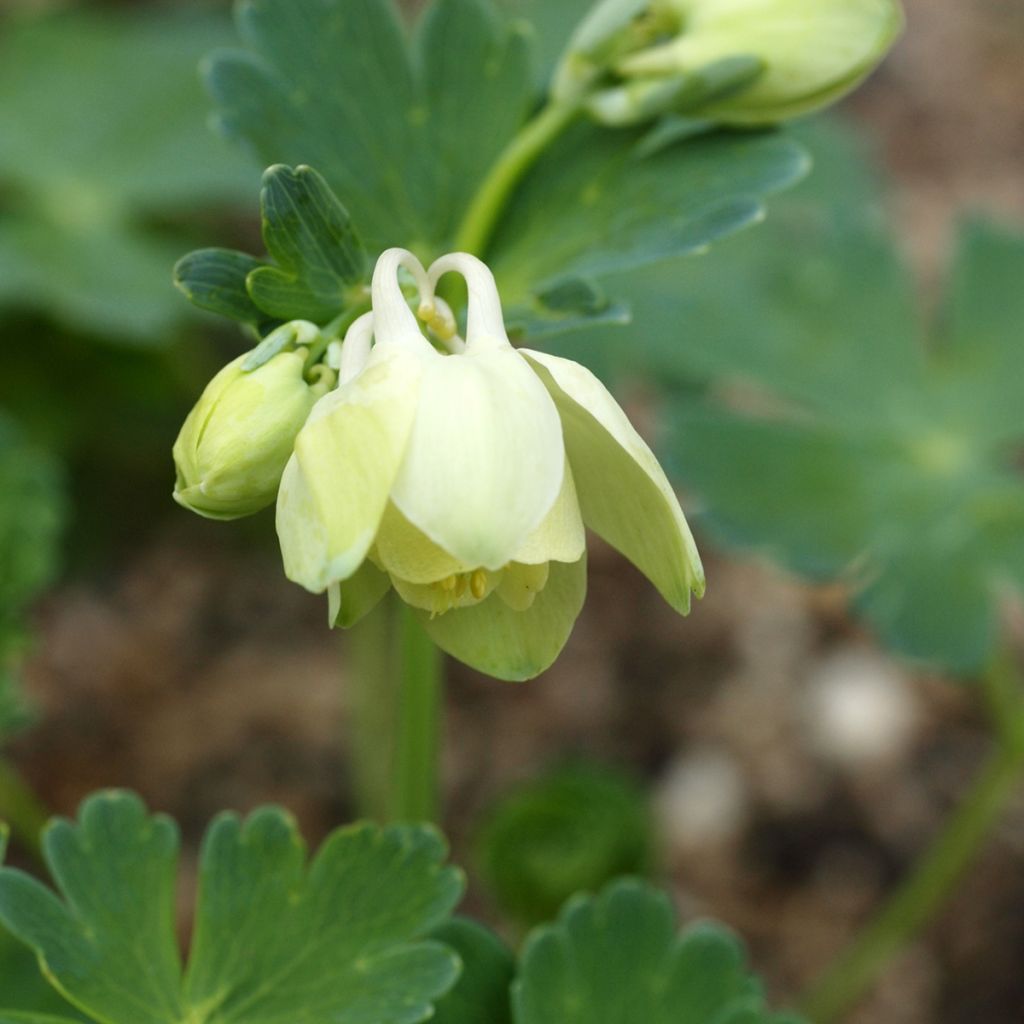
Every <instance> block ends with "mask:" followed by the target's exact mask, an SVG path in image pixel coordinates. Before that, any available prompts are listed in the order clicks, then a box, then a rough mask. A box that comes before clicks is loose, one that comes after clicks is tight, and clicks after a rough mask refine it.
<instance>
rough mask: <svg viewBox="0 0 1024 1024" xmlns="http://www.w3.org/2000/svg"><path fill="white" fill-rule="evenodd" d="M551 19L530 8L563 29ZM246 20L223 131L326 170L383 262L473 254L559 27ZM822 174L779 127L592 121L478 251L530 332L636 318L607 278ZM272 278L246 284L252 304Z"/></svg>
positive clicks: (328, 12)
mask: <svg viewBox="0 0 1024 1024" xmlns="http://www.w3.org/2000/svg"><path fill="white" fill-rule="evenodd" d="M543 10H544V8H542V7H541V6H539V5H538V6H535V5H532V4H531V5H530V6H529V8H528V9H525V10H523V11H521V12H520V13H526V14H531V13H536V14H538V16H540V17H542V19H543V20H544V24H547V22H548V20H549V18H550V15H549V14H544V13H542V12H543ZM236 12H237V21H238V26H239V30H240V34H241V36H242V40H243V42H244V43H245V44H246V46H247V49H245V50H239V51H237V52H220V53H216V54H214V55H213V56H212V58H211V60H210V61H209V63H208V66H207V80H208V83H209V86H210V89H211V92H212V93H213V95H214V98H215V101H216V105H217V111H218V114H217V119H218V123H219V124H220V126H221V128H222V129H223V130H224V131H225V132H226V133H227V134H228V135H229V136H230V137H233V138H236V139H238V140H240V141H242V142H244V143H245V144H246V145H247V146H248V147H249V148H250V149H251V150H252V151H253V152H254V153H255V154H256V155H257V156H258V158H259V159H260V161H261V162H262V163H263V164H265V165H266V164H277V163H284V164H287V165H290V166H294V167H299V166H300V165H309V166H311V167H313V168H315V169H316V171H318V172H319V173H320V174H322V175H323V176H324V178H325V179H326V181H327V183H328V185H329V186H330V187H331V189H333V191H334V192H335V194H336V195H337V197H338V199H340V201H341V203H342V204H343V205H344V207H345V209H346V210H347V211H348V213H349V214H351V217H352V222H353V224H354V226H355V229H356V231H358V232H359V234H360V236H361V237H362V238H363V239H364V241H365V242H366V244H367V248H368V250H369V251H370V253H371V255H373V254H375V253H377V252H379V251H380V250H382V249H384V248H387V247H389V246H395V245H402V246H405V247H406V248H409V249H411V250H413V251H414V252H416V253H417V255H419V256H420V257H421V258H422V259H423V260H424V261H425V262H430V261H431V260H432V259H433V258H434V257H436V256H439V255H441V254H442V253H443V252H445V251H447V250H449V249H451V248H453V246H455V245H456V244H458V243H460V241H461V239H460V235H461V227H462V225H463V219H464V217H465V216H466V214H467V212H468V211H469V209H470V206H471V203H472V201H473V199H474V196H475V195H476V193H477V190H478V189H479V188H480V186H481V185H482V183H483V182H484V181H485V179H486V177H487V174H488V172H489V170H490V169H491V168H492V166H493V165H494V164H495V162H496V161H497V160H498V158H499V156H500V155H501V154H502V152H503V151H504V149H505V147H506V146H507V144H508V143H509V142H510V141H511V139H512V138H513V137H514V136H515V135H516V133H517V132H518V131H519V129H520V128H521V127H522V126H523V124H524V122H525V120H526V118H527V116H528V114H529V113H530V111H531V110H532V108H533V107H534V105H535V102H536V98H537V82H536V79H535V76H534V75H533V74H532V73H531V53H532V48H533V46H534V45H535V44H537V43H538V41H539V40H540V38H541V35H542V34H543V31H544V30H543V29H542V30H541V31H540V32H538V31H527V30H525V29H524V28H523V26H522V23H521V20H516V19H513V20H511V21H510V20H509V19H508V18H507V17H504V16H503V15H502V14H501V13H500V12H499V9H498V8H496V7H495V6H494V4H493V3H492V0H436V2H434V3H431V4H430V5H429V6H427V7H426V9H425V11H424V13H423V15H422V17H421V18H420V19H419V20H418V22H417V24H416V26H415V28H414V30H413V31H412V33H411V36H410V35H409V34H408V33H407V32H405V30H404V27H403V25H402V23H401V19H400V17H399V15H398V10H397V8H396V7H395V5H394V3H392V2H391V0H345V2H344V3H343V2H341V0H330V2H325V0H290V2H288V3H284V2H282V0H255V2H253V3H250V4H244V5H240V6H238V7H237V8H236ZM546 59H548V58H544V60H546ZM805 171H806V159H805V154H804V152H803V150H802V149H801V148H800V147H799V146H796V145H795V144H793V143H792V142H791V141H789V140H788V139H787V138H786V137H785V136H784V135H780V134H772V133H763V134H749V135H744V136H737V135H730V134H724V133H723V134H709V135H707V136H703V137H700V138H691V137H687V138H682V137H678V136H675V135H672V134H671V133H668V134H665V135H664V136H659V137H658V138H657V140H656V141H652V139H651V138H649V137H648V136H646V135H645V134H644V133H643V132H629V133H625V132H619V131H615V132H609V131H607V130H605V129H602V128H600V127H597V126H595V125H590V124H586V123H580V124H577V125H575V126H573V128H572V129H571V131H570V132H569V134H568V135H567V136H566V137H565V138H563V139H561V140H559V141H558V142H556V143H555V145H554V146H553V147H552V148H551V150H550V151H549V152H547V153H546V154H545V155H544V156H543V157H542V158H541V160H540V161H539V163H538V164H537V166H535V167H533V168H532V169H531V170H530V171H529V172H528V173H527V174H526V177H525V179H524V181H523V182H522V185H521V186H520V188H519V189H518V190H517V191H516V195H515V197H514V199H513V201H512V202H511V204H510V206H509V207H508V209H506V210H504V211H503V215H502V217H501V220H500V223H499V225H498V230H497V232H496V233H495V236H494V238H493V241H492V243H491V245H490V246H489V248H488V249H487V251H486V253H484V252H481V253H479V255H481V256H484V255H486V256H487V257H488V259H489V262H490V263H491V264H492V265H493V266H494V268H495V272H496V274H497V276H498V278H499V284H500V285H501V287H502V291H503V297H504V298H505V300H506V304H507V308H508V310H509V320H510V324H511V325H514V326H515V327H516V328H517V329H518V331H519V332H520V333H527V334H530V335H532V336H535V337H536V336H540V335H549V334H552V333H555V332H560V331H564V330H567V329H570V328H572V329H575V328H576V327H578V326H580V324H581V323H586V322H588V321H589V322H608V321H612V322H621V321H622V319H623V304H622V303H619V302H615V301H613V300H612V299H611V298H609V297H608V296H606V295H605V293H604V290H603V289H602V288H601V287H600V285H599V284H597V283H596V281H595V280H593V279H594V278H597V277H601V276H603V275H607V274H609V273H611V272H612V271H615V270H621V269H625V268H628V267H633V266H641V265H645V264H649V263H653V262H657V261H659V260H663V259H666V258H668V257H669V256H672V255H674V254H678V253H682V252H693V251H697V250H699V249H702V248H703V247H705V246H707V245H708V244H709V243H710V242H712V241H714V240H716V239H718V238H720V237H722V236H723V235H726V234H729V233H732V232H734V231H736V230H737V229H739V228H741V227H743V226H745V225H748V224H750V223H752V222H753V221H755V220H756V219H758V218H759V217H760V215H761V213H762V209H763V200H764V197H765V196H766V195H769V194H771V193H774V192H776V191H778V190H781V189H783V188H785V187H787V186H788V185H790V184H792V182H794V181H795V180H797V179H799V178H800V177H801V176H802V175H803V173H804V172H805ZM552 239H557V240H558V244H554V245H553V244H551V243H552ZM240 266H241V265H240V264H237V263H236V269H238V268H240ZM193 269H194V267H193ZM212 269H213V270H214V271H215V276H214V278H212V279H211V281H210V282H209V287H206V286H204V283H203V281H202V280H197V279H195V277H194V275H193V278H192V284H191V289H190V290H191V292H192V294H194V295H195V294H198V293H202V292H209V291H212V290H215V289H216V286H217V284H218V282H219V281H220V280H222V278H221V276H220V275H221V274H222V273H223V271H224V266H223V265H218V266H216V267H215V268H212ZM262 273H263V271H262V270H259V269H257V270H255V271H252V272H251V278H247V279H246V280H247V284H248V289H249V294H250V296H252V295H253V291H252V289H253V286H254V285H253V282H254V280H255V279H256V278H257V277H258V275H260V274H262ZM197 285H198V288H197ZM234 308H239V307H238V305H237V303H235V304H234ZM305 310H306V307H304V306H302V305H296V306H295V308H294V309H291V308H288V309H287V310H286V309H283V308H281V307H277V308H276V315H278V316H280V317H282V318H284V317H285V316H286V314H287V315H289V316H303V315H304V311H305Z"/></svg>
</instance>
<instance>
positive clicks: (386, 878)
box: [0, 793, 462, 1024]
mask: <svg viewBox="0 0 1024 1024" xmlns="http://www.w3.org/2000/svg"><path fill="white" fill-rule="evenodd" d="M45 852H46V859H47V863H48V865H49V867H50V870H51V873H52V874H53V877H54V880H55V882H56V884H57V887H58V893H59V895H58V894H55V893H53V892H52V891H51V890H49V889H47V888H45V887H44V886H43V885H42V884H41V883H39V882H37V881H34V880H33V879H31V878H29V877H28V876H27V875H24V874H22V873H21V872H18V871H15V870H12V869H3V870H0V922H2V923H3V924H4V925H6V926H7V927H8V928H9V929H10V930H11V931H12V932H13V933H14V935H15V936H17V938H19V939H20V940H21V941H22V942H24V943H26V944H27V945H29V946H30V947H31V948H33V949H34V950H35V952H36V954H37V955H38V956H39V958H40V963H41V965H42V967H43V970H44V971H45V973H46V976H47V977H48V978H49V979H51V981H52V983H53V984H54V985H55V986H56V987H57V988H58V989H59V990H60V991H61V992H62V993H63V994H64V995H65V996H66V997H67V998H68V999H69V1000H70V1001H72V1002H73V1003H74V1004H75V1005H76V1006H78V1007H80V1008H81V1009H83V1010H85V1011H86V1012H87V1013H88V1014H89V1016H90V1017H91V1018H93V1019H95V1020H97V1021H101V1022H103V1024H147V1022H153V1024H180V1022H181V1021H183V1020H188V1021H190V1022H193V1024H229V1022H235V1021H237V1022H241V1021H245V1022H246V1024H260V1022H268V1024H269V1022H271V1021H280V1020H282V1019H286V1018H288V1017H289V1016H291V1015H293V1014H294V1013H296V1012H298V1011H297V1008H299V1007H301V1013H302V1015H303V1020H305V1021H309V1022H310V1024H415V1022H418V1021H422V1020H425V1019H426V1018H427V1017H428V1016H429V1015H430V1012H431V1003H432V1001H433V1000H435V999H436V998H438V997H439V996H441V995H442V994H443V993H444V992H446V991H447V990H448V989H449V988H450V987H451V985H452V984H453V982H454V981H455V978H456V975H457V973H458V962H457V960H456V959H455V958H454V956H453V955H452V953H451V952H449V951H448V950H447V948H446V947H444V946H442V945H440V944H439V943H436V942H429V941H422V938H423V936H425V935H427V934H428V933H429V932H430V931H431V930H432V929H433V928H435V927H437V926H438V925H439V924H440V923H441V922H442V921H443V920H444V919H445V918H446V917H447V915H448V913H449V912H450V910H451V908H452V906H453V905H454V903H455V902H456V900H457V899H458V897H459V895H460V892H461V888H462V883H461V878H460V876H459V874H458V873H457V872H455V871H454V870H453V869H451V868H446V867H444V866H443V865H442V863H441V861H442V858H443V856H444V853H445V849H444V845H443V843H442V841H441V839H440V837H439V836H438V835H437V834H436V833H435V832H433V831H431V830H429V829H426V828H412V827H408V828H391V829H385V830H381V829H378V828H375V827H373V826H369V825H366V826H356V827H353V828H348V829H341V830H338V831H337V832H335V833H334V834H333V835H332V836H330V837H329V838H328V840H327V841H326V842H325V843H324V845H323V847H322V848H321V850H320V852H319V853H318V854H317V856H316V857H315V858H314V859H313V861H312V862H311V863H310V864H309V865H308V866H307V864H306V852H305V848H304V845H303V844H302V841H301V840H300V839H299V837H298V835H297V833H296V830H295V826H294V824H293V822H292V821H291V819H289V818H288V817H287V816H286V815H285V814H283V813H282V812H281V811H278V810H275V809H272V808H269V809H264V810H261V811H257V812H256V813H254V814H253V815H252V816H250V817H249V818H248V819H247V820H246V821H245V822H242V821H240V820H239V819H238V818H237V817H236V816H234V815H224V816H222V817H221V818H219V819H218V820H217V821H216V822H215V823H214V824H213V825H212V826H211V828H210V830H209V832H208V833H207V836H206V839H205V841H204V845H203V852H202V861H201V868H200V892H199V897H198V906H197V912H196V925H195V934H194V938H193V943H192V950H191V954H190V956H189V961H188V966H187V969H185V971H184V974H183V970H182V964H181V961H180V956H179V953H178V948H177V942H176V938H175V930H174V884H175V874H176V866H177V855H178V838H177V830H176V829H175V827H174V825H173V824H172V823H171V822H170V821H169V820H167V819H165V818H163V817H161V816H159V815H157V816H150V815H148V814H147V813H146V810H145V808H144V807H143V805H142V803H141V802H140V801H139V800H138V798H136V797H134V796H131V795H129V794H124V793H104V794H99V795H97V796H94V797H92V798H90V799H89V800H87V801H86V802H85V804H84V805H83V807H82V810H81V812H80V815H79V820H78V822H77V823H74V824H72V823H70V822H66V821H58V822H57V823H55V824H54V825H52V826H51V827H50V829H49V830H48V832H47V834H46V837H45Z"/></svg>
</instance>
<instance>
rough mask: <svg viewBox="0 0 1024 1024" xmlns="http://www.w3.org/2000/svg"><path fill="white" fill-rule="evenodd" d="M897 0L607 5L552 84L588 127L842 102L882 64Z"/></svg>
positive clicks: (738, 116) (753, 116)
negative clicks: (579, 104) (578, 108)
mask: <svg viewBox="0 0 1024 1024" xmlns="http://www.w3.org/2000/svg"><path fill="white" fill-rule="evenodd" d="M902 24H903V15H902V11H901V9H900V6H899V2H898V0H604V2H603V3H600V4H598V5H597V6H596V7H595V8H594V10H593V12H592V13H591V14H590V15H589V16H588V17H587V18H586V19H584V21H583V22H582V24H581V25H580V27H579V28H578V29H577V31H576V33H575V34H574V36H573V38H572V40H571V42H570V45H569V48H568V51H567V52H566V54H565V56H564V57H563V58H562V61H561V64H560V66H559V69H558V71H557V73H556V76H555V81H554V85H553V94H554V96H555V98H556V99H560V100H563V101H567V102H571V101H578V100H580V99H581V98H584V97H585V98H586V107H587V109H588V111H589V113H590V114H591V116H593V117H594V118H595V119H596V120H598V121H600V122H602V123H604V124H609V125H614V126H620V125H632V124H640V123H643V122H645V121H649V120H653V119H656V118H658V117H661V116H663V115H665V114H673V113H675V114H685V115H688V116H691V117H695V118H701V119H706V120H711V121H717V122H720V123H724V124H737V125H758V124H770V123H775V122H779V121H783V120H786V119H788V118H792V117H796V116H799V115H801V114H807V113H810V112H812V111H814V110H817V109H819V108H821V107H825V106H828V105H829V104H831V103H833V102H835V101H836V100H838V99H839V98H840V97H841V96H843V95H844V94H845V93H846V92H848V91H849V90H851V89H853V88H854V87H855V86H856V85H858V84H859V83H860V82H861V81H862V80H863V79H864V78H865V77H867V75H868V74H869V73H870V72H871V71H872V70H873V69H874V68H875V66H876V65H877V64H878V63H879V61H881V59H882V58H883V57H884V56H885V54H886V52H887V51H888V49H889V47H890V46H891V45H892V43H893V41H894V39H895V38H896V36H897V35H898V34H899V31H900V29H901V28H902Z"/></svg>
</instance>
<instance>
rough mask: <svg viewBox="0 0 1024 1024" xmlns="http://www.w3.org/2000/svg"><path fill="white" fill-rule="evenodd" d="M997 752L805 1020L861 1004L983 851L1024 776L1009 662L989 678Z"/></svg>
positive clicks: (814, 995) (1022, 695)
mask: <svg viewBox="0 0 1024 1024" xmlns="http://www.w3.org/2000/svg"><path fill="white" fill-rule="evenodd" d="M985 692H986V696H987V698H988V701H989V705H990V707H991V710H992V713H993V716H994V725H995V731H996V736H997V742H998V746H997V749H996V750H995V752H994V753H993V754H992V755H991V756H990V758H989V760H988V761H987V763H986V764H985V767H984V768H983V769H982V771H981V774H980V775H979V776H978V778H977V779H976V781H975V782H974V785H973V786H972V787H971V789H970V790H969V791H968V793H967V795H966V796H965V797H964V799H963V802H962V803H961V804H960V806H959V807H958V809H957V810H956V812H955V813H954V814H953V816H952V818H951V819H950V821H949V822H948V823H947V824H946V826H945V828H944V829H943V831H942V833H941V834H940V835H939V837H938V839H937V840H936V841H935V843H934V845H933V846H932V848H931V849H930V850H929V851H928V852H927V853H926V854H925V856H924V858H923V859H922V860H921V862H920V863H919V864H918V865H917V867H916V868H915V869H914V872H913V874H912V875H911V876H910V877H909V878H908V879H907V880H906V881H905V882H904V883H903V884H902V885H901V886H900V887H899V888H898V889H897V891H896V893H895V894H894V895H893V896H892V897H891V899H890V900H889V901H888V903H886V904H885V906H884V907H882V909H881V910H880V911H879V912H878V914H877V915H876V916H875V918H874V919H873V920H872V921H871V922H870V923H869V924H868V926H867V927H866V928H865V929H864V931H863V932H861V934H860V935H859V936H858V937H857V938H856V939H854V941H853V943H852V945H851V946H850V947H849V948H848V949H847V950H846V951H845V952H844V953H841V954H840V956H839V958H838V959H837V960H836V961H835V963H833V964H832V965H831V966H830V967H829V968H828V969H827V970H826V971H825V974H824V976H823V977H822V978H821V979H820V980H819V981H818V982H817V983H816V984H815V985H814V987H813V988H812V989H811V991H810V992H809V993H808V994H807V995H806V996H805V998H804V1000H803V1003H802V1007H801V1009H802V1011H803V1013H804V1014H805V1015H806V1016H807V1017H808V1018H809V1019H810V1020H811V1021H813V1022H814V1024H832V1022H833V1021H838V1020H839V1019H840V1018H841V1017H842V1016H843V1015H844V1014H845V1013H846V1012H847V1011H849V1010H850V1009H852V1008H853V1006H854V1005H855V1004H856V1003H857V1002H859V1000H860V999H861V998H862V997H863V996H864V995H865V994H866V993H867V992H868V991H869V990H870V988H871V987H872V985H874V983H875V982H876V981H877V980H878V978H879V976H880V975H881V974H882V972H883V971H884V970H885V968H886V966H887V965H888V963H889V961H890V960H891V959H892V957H893V956H894V955H895V954H896V953H898V952H899V951H900V950H901V949H902V948H903V947H904V946H906V945H907V943H908V942H909V941H910V940H911V939H912V938H913V937H914V935H916V934H917V933H918V932H919V931H920V930H921V928H923V927H924V926H925V925H926V924H927V923H928V922H929V921H930V920H931V919H932V918H933V917H934V916H935V914H936V913H937V912H938V910H939V909H940V908H941V906H942V905H943V903H944V902H945V901H946V899H947V897H948V896H949V894H950V892H951V891H952V889H953V887H954V886H955V884H956V883H957V881H958V880H959V879H960V877H961V876H962V875H963V873H964V871H965V870H966V869H967V868H968V866H969V865H970V864H971V862H972V861H973V860H974V858H975V857H976V856H977V854H978V853H979V852H980V850H981V849H982V847H983V845H984V842H985V840H986V839H987V837H988V835H989V833H990V832H991V831H992V829H993V827H994V826H995V825H996V824H997V823H998V821H999V820H1000V818H1001V816H1002V814H1003V811H1004V810H1005V809H1006V807H1007V805H1008V804H1009V803H1010V801H1011V799H1012V798H1013V797H1014V796H1015V795H1016V793H1017V792H1018V788H1019V785H1020V782H1021V778H1022V775H1024V692H1022V690H1021V687H1020V680H1019V678H1018V677H1017V675H1016V674H1015V673H1014V672H1013V670H1012V664H1011V662H1010V661H1009V660H1008V659H1006V658H1000V659H997V660H996V661H995V662H994V663H993V664H992V666H991V667H990V669H989V671H988V672H987V674H986V679H985Z"/></svg>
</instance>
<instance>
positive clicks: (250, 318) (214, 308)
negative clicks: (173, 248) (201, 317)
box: [174, 249, 267, 325]
mask: <svg viewBox="0 0 1024 1024" xmlns="http://www.w3.org/2000/svg"><path fill="white" fill-rule="evenodd" d="M263 265H264V264H263V263H262V261H260V260H258V259H256V258H255V257H253V256H248V255H246V254H245V253H244V252H236V251H235V250H233V249H198V250H196V251H195V252H190V253H189V254H188V255H187V256H183V257H182V258H181V259H180V260H178V262H177V263H176V264H175V266H174V284H175V287H176V288H177V289H178V290H179V291H180V292H181V293H182V294H183V295H184V296H185V297H186V298H187V299H188V300H189V302H191V303H192V305H193V306H198V307H199V308H200V309H205V310H207V311H208V312H210V313H217V314H219V315H220V316H226V317H228V319H230V320H238V321H240V322H241V323H248V324H253V325H256V324H259V323H261V322H262V321H264V320H266V319H267V315H266V313H264V312H263V311H262V310H261V309H260V308H259V307H258V306H257V305H256V304H255V303H254V302H253V301H252V299H251V298H250V297H249V292H248V291H247V289H246V285H245V282H246V278H247V277H248V276H249V274H251V273H252V272H253V271H254V270H256V269H257V268H258V267H261V266H263Z"/></svg>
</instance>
